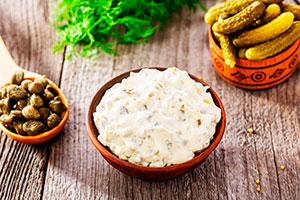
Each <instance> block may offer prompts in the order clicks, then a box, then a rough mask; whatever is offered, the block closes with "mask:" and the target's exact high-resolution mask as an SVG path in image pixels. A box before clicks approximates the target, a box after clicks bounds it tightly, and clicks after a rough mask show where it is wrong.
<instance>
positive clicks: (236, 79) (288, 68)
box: [209, 29, 300, 90]
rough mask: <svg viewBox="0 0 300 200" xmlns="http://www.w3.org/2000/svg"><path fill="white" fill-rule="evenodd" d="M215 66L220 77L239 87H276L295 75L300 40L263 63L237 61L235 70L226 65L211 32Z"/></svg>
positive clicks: (212, 55) (212, 56)
mask: <svg viewBox="0 0 300 200" xmlns="http://www.w3.org/2000/svg"><path fill="white" fill-rule="evenodd" d="M209 47H210V52H211V58H212V62H213V65H214V67H215V69H216V71H217V73H218V74H219V75H220V77H221V78H222V79H223V80H225V81H226V82H229V83H231V84H233V85H235V86H237V87H240V88H244V89H250V90H258V89H266V88H271V87H274V86H276V85H278V84H280V83H282V82H284V81H285V80H287V79H288V78H289V77H291V76H292V75H293V73H294V72H295V71H296V69H297V65H298V62H299V58H300V56H299V55H300V39H298V40H297V41H296V42H295V43H294V44H293V45H292V46H290V47H289V48H288V49H286V50H285V51H283V52H281V53H280V54H277V55H276V56H274V57H271V58H267V59H264V60H261V61H250V60H247V59H237V64H236V67H235V68H229V67H228V66H226V65H225V62H224V59H223V55H222V50H221V49H220V47H219V45H218V43H217V42H216V40H215V39H214V37H213V33H212V31H211V29H210V31H209Z"/></svg>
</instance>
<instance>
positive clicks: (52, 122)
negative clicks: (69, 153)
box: [47, 113, 60, 128]
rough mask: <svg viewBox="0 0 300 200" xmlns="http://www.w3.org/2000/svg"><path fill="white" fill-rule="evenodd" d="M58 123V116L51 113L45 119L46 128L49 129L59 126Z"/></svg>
mask: <svg viewBox="0 0 300 200" xmlns="http://www.w3.org/2000/svg"><path fill="white" fill-rule="evenodd" d="M59 122H60V118H59V116H58V115H57V114H55V113H52V114H51V115H50V116H49V117H48V119H47V126H48V127H49V128H53V127H55V126H57V125H58V124H59Z"/></svg>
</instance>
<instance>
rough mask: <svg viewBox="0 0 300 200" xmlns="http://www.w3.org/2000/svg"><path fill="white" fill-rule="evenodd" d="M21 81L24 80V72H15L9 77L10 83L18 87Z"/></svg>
mask: <svg viewBox="0 0 300 200" xmlns="http://www.w3.org/2000/svg"><path fill="white" fill-rule="evenodd" d="M23 79H24V72H23V71H16V72H15V73H14V74H13V75H12V77H11V82H12V84H16V85H20V84H21V82H22V81H23Z"/></svg>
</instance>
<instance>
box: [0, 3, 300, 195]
mask: <svg viewBox="0 0 300 200" xmlns="http://www.w3.org/2000/svg"><path fill="white" fill-rule="evenodd" d="M214 3H215V1H209V2H208V3H207V4H208V5H213V4H214ZM7 8H10V9H7ZM47 16H48V5H47V3H46V1H38V2H36V1H25V0H23V1H20V3H19V4H16V3H15V2H14V3H13V2H11V1H9V0H6V1H1V2H0V19H1V21H0V25H1V26H0V33H1V35H2V36H3V38H4V40H5V42H6V43H7V44H8V48H9V50H10V51H11V52H12V54H13V57H14V58H15V59H16V61H17V63H19V64H20V65H21V66H32V67H30V68H28V69H30V70H34V71H37V72H40V73H43V74H46V75H48V76H49V77H50V78H51V79H52V80H54V81H55V82H56V83H59V80H60V70H61V68H60V64H61V62H62V55H52V54H51V52H50V51H51V50H50V47H51V44H52V43H53V41H54V38H55V34H54V33H53V30H51V29H50V28H49V24H48V22H47ZM202 17H203V13H202V12H200V11H197V12H196V13H193V14H191V13H190V12H188V11H187V9H184V10H183V11H182V12H181V14H180V15H175V16H174V18H173V20H172V22H171V23H170V24H169V26H168V28H167V29H166V30H165V31H164V32H162V33H158V34H156V36H155V37H154V38H153V40H152V41H151V42H150V43H149V44H146V45H132V46H119V47H118V48H119V50H120V55H121V56H119V57H117V58H110V57H108V56H101V57H100V59H99V60H98V61H89V60H85V59H81V58H77V59H75V60H73V61H66V62H65V63H64V68H63V75H62V79H61V82H62V89H63V91H65V92H66V96H67V98H68V99H69V101H70V106H71V108H72V111H71V116H70V120H69V123H68V124H67V126H66V128H65V131H64V132H63V133H62V134H61V135H60V136H59V137H58V138H56V139H55V140H54V141H53V142H51V147H49V144H45V145H39V146H29V145H23V144H19V143H16V142H13V141H11V140H10V139H9V138H7V137H6V136H4V135H3V134H1V135H0V137H1V138H0V197H1V199H19V198H23V199H40V198H43V199H172V200H173V199H180V200H181V199H299V198H300V175H299V172H300V157H299V154H300V148H299V137H300V135H299V133H300V96H299V93H300V85H299V84H298V83H299V81H300V75H299V70H298V71H297V72H296V74H295V75H294V76H293V77H292V78H291V79H289V80H288V81H287V82H285V83H283V84H281V85H280V86H278V87H275V88H273V89H270V90H264V91H259V92H249V91H245V90H241V89H238V88H235V87H234V86H231V85H228V84H227V83H225V82H223V81H222V80H221V79H220V78H218V77H217V75H216V73H215V72H214V69H213V68H212V66H211V61H210V53H209V50H208V42H207V31H206V30H207V26H206V25H205V24H204V23H203V21H202ZM3 19H5V20H3ZM45 38H46V39H45ZM155 65H160V66H178V67H179V68H182V69H186V70H188V71H190V72H192V73H194V74H197V75H199V76H202V77H204V79H205V80H206V81H207V82H208V83H209V84H210V85H211V86H212V87H213V88H215V90H216V91H217V92H218V93H219V95H220V97H221V99H222V100H223V103H224V105H225V108H226V111H227V117H228V120H227V121H228V122H227V130H226V133H225V136H224V138H223V140H222V142H221V144H220V146H219V147H218V148H217V150H216V151H215V152H214V153H213V154H212V155H211V156H210V157H209V158H208V159H207V160H206V162H204V163H203V165H201V166H200V167H198V168H196V169H195V170H193V171H192V172H190V173H188V174H186V175H184V176H182V177H179V178H177V179H174V180H169V181H166V182H145V181H141V180H139V179H136V178H132V177H129V176H126V175H124V174H122V173H120V172H118V171H117V170H115V169H114V168H112V167H111V166H110V165H108V164H107V163H106V162H105V161H104V160H103V158H102V157H101V156H100V154H99V153H98V152H97V151H96V150H95V149H94V147H93V146H92V144H91V143H90V141H89V139H88V136H87V134H86V129H85V113H86V111H87V108H88V104H89V102H90V100H91V98H92V96H93V95H94V93H95V91H96V90H97V89H98V88H99V87H100V86H101V85H102V84H103V83H104V82H106V81H107V80H109V79H110V78H111V77H113V76H115V75H117V74H119V73H121V72H124V71H126V70H128V69H130V68H133V67H136V66H142V67H145V66H155ZM249 127H253V128H254V129H255V131H256V134H254V135H249V134H247V133H246V129H247V128H249ZM48 151H50V155H49V162H48V167H47V164H46V162H47V161H48V157H47V156H48ZM280 165H284V166H285V167H286V169H285V170H284V171H283V170H280V169H279V167H280ZM45 172H46V175H45ZM45 176H46V177H45ZM44 179H45V180H44ZM256 179H260V180H261V192H260V193H258V192H256V187H257V186H256V184H255V180H256ZM44 181H45V185H44V186H43V184H44V183H43V182H44ZM43 187H44V190H43Z"/></svg>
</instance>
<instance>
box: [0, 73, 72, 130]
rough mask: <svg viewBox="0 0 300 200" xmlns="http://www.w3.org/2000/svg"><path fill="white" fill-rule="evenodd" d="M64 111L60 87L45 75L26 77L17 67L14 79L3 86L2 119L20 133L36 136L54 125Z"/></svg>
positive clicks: (0, 110) (1, 99)
mask: <svg viewBox="0 0 300 200" xmlns="http://www.w3.org/2000/svg"><path fill="white" fill-rule="evenodd" d="M65 111H66V106H65V105H64V104H63V102H62V101H61V99H60V97H59V96H58V91H57V90H56V89H55V88H54V87H53V86H51V85H50V84H49V82H48V80H47V79H46V78H45V77H38V78H35V79H34V80H29V79H24V72H22V71H17V72H15V73H14V74H13V76H12V78H11V83H10V84H8V85H6V86H5V87H2V88H0V122H1V123H2V124H3V125H4V126H5V127H6V128H7V129H9V130H10V131H13V132H14V133H17V134H19V135H24V136H33V135H38V134H40V133H43V132H46V131H48V130H50V129H52V128H54V127H55V126H57V125H58V124H59V123H60V121H61V117H62V114H63V113H64V112H65Z"/></svg>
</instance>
